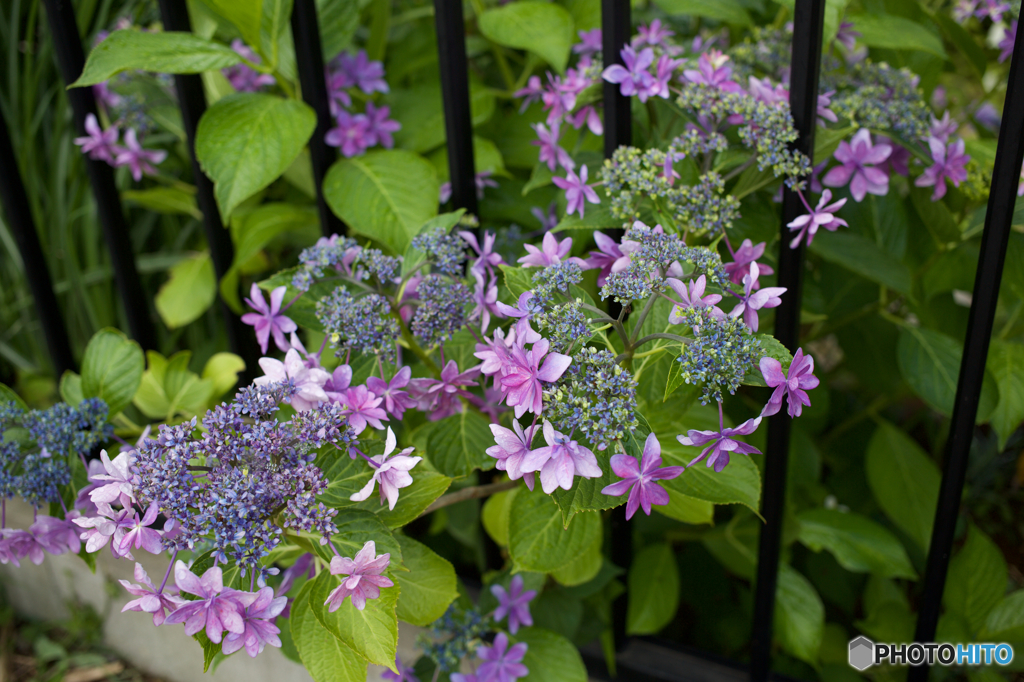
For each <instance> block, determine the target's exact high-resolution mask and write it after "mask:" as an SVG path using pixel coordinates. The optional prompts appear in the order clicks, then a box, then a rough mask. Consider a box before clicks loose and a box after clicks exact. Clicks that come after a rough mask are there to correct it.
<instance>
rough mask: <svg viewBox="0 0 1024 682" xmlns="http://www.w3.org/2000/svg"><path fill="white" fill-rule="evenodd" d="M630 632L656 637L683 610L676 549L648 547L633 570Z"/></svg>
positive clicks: (629, 619) (657, 546)
mask: <svg viewBox="0 0 1024 682" xmlns="http://www.w3.org/2000/svg"><path fill="white" fill-rule="evenodd" d="M627 594H628V595H629V605H628V610H627V614H626V631H627V632H628V633H629V634H631V635H653V634H655V633H656V632H658V631H659V630H661V629H662V628H663V627H665V626H666V625H668V624H669V623H670V622H672V619H673V618H674V617H675V615H676V609H678V608H679V566H678V565H676V555H675V552H673V551H672V546H671V545H669V544H667V543H659V544H656V545H649V546H647V547H644V548H643V549H642V550H640V552H639V553H638V554H637V555H636V556H635V557H634V558H633V565H632V567H631V568H630V570H629V591H628V593H627Z"/></svg>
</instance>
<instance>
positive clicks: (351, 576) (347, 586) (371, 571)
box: [324, 457, 419, 613]
mask: <svg viewBox="0 0 1024 682" xmlns="http://www.w3.org/2000/svg"><path fill="white" fill-rule="evenodd" d="M416 459H417V460H418V459H419V457H417V458H416ZM390 563H391V554H381V555H380V556H377V545H376V544H375V543H374V541H373V540H370V541H369V542H367V543H366V544H365V545H363V548H362V549H361V550H359V553H358V554H356V556H355V558H354V559H349V558H348V557H342V556H335V557H334V558H333V559H331V575H344V576H348V577H347V578H342V580H341V584H340V585H338V586H337V587H336V588H334V589H333V590H332V591H331V593H330V594H329V595H328V596H327V601H325V602H324V604H325V605H327V604H330V607H329V608H328V609H327V610H328V611H329V612H332V613H333V612H334V611H337V610H338V608H339V607H340V606H341V604H342V602H343V601H345V599H346V598H348V597H352V604H353V605H354V606H355V607H356V608H357V609H359V610H360V611H362V610H363V609H364V608H366V600H367V599H377V598H378V597H380V588H382V587H392V586H393V585H394V584H395V583H394V582H392V580H391V578H388V577H387V576H384V575H381V574H382V573H383V572H384V570H385V569H386V568H387V567H388V565H389V564H390Z"/></svg>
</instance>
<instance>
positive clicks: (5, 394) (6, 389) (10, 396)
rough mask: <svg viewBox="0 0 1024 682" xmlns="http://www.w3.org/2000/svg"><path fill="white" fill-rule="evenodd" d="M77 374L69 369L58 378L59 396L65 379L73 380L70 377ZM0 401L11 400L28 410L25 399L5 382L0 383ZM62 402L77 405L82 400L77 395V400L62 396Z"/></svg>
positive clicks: (23, 410) (23, 409) (7, 401)
mask: <svg viewBox="0 0 1024 682" xmlns="http://www.w3.org/2000/svg"><path fill="white" fill-rule="evenodd" d="M77 376H78V375H77V374H75V373H74V372H72V371H70V370H68V371H66V372H64V376H63V377H61V380H60V384H61V396H63V395H64V382H65V380H67V381H69V382H71V381H73V379H71V377H77ZM80 384H81V379H79V385H80ZM72 390H73V389H72ZM78 393H79V394H81V388H79V389H78ZM0 402H5V403H10V402H13V403H14V404H15V405H17V406H18V408H19V409H20V410H21V411H22V412H27V411H28V405H26V404H25V401H24V400H22V399H21V396H20V395H18V394H17V393H15V392H14V389H13V388H11V387H10V386H7V385H6V384H0ZM64 402H67V403H71V404H72V405H77V404H78V403H80V402H82V399H81V398H80V397H79V399H78V400H74V401H72V400H68V399H67V398H64Z"/></svg>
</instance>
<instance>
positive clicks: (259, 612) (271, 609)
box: [221, 587, 288, 658]
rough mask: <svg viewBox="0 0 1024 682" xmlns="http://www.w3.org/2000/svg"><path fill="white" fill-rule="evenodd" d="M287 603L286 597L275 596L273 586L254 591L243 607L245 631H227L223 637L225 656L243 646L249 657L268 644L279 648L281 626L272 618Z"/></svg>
mask: <svg viewBox="0 0 1024 682" xmlns="http://www.w3.org/2000/svg"><path fill="white" fill-rule="evenodd" d="M287 605H288V597H284V596H281V597H276V598H275V597H274V588H273V587H264V588H263V589H261V590H260V591H259V592H257V593H256V599H255V601H253V603H251V604H249V605H248V606H247V607H245V615H244V616H243V621H244V624H245V631H244V632H241V633H236V632H229V633H228V634H227V635H226V636H225V637H224V643H223V645H222V646H221V652H222V653H223V654H224V655H225V656H229V655H231V654H233V653H235V652H236V651H238V650H239V649H241V648H242V647H245V653H247V654H249V657H250V658H256V656H257V655H258V654H260V653H262V651H263V649H264V647H266V646H267V645H268V644H269V645H270V646H273V647H277V648H279V649H280V648H281V638H280V637H278V634H279V633H280V632H281V628H279V627H277V626H276V625H274V619H275V618H277V617H278V616H279V615H280V614H281V612H282V611H284V607H285V606H287Z"/></svg>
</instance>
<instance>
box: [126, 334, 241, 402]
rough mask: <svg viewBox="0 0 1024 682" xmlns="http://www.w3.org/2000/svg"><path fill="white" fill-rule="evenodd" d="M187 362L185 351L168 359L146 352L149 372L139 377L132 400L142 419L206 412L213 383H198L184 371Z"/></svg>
mask: <svg viewBox="0 0 1024 682" xmlns="http://www.w3.org/2000/svg"><path fill="white" fill-rule="evenodd" d="M234 357H236V358H237V356H234ZM191 358H192V352H191V351H187V350H183V351H180V352H178V353H175V354H174V355H173V356H171V357H170V358H169V359H168V358H164V356H162V355H160V354H159V353H157V352H156V351H152V350H151V351H146V359H147V361H148V363H149V369H147V370H146V372H145V373H144V374H143V375H142V383H141V384H140V385H139V390H138V391H136V392H135V397H134V398H133V402H134V403H135V406H136V407H138V408H139V410H140V411H141V412H142V413H143V414H144V415H146V416H147V417H149V418H150V419H164V418H165V417H168V416H174V415H177V414H178V413H182V414H184V415H185V416H187V417H191V416H193V415H196V414H199V413H200V412H202V411H204V410H205V409H206V404H207V402H208V401H209V400H210V398H212V397H213V382H212V381H210V380H208V379H200V378H199V375H198V374H196V373H194V372H190V371H189V370H188V363H189V360H191ZM238 359H239V360H241V358H238Z"/></svg>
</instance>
